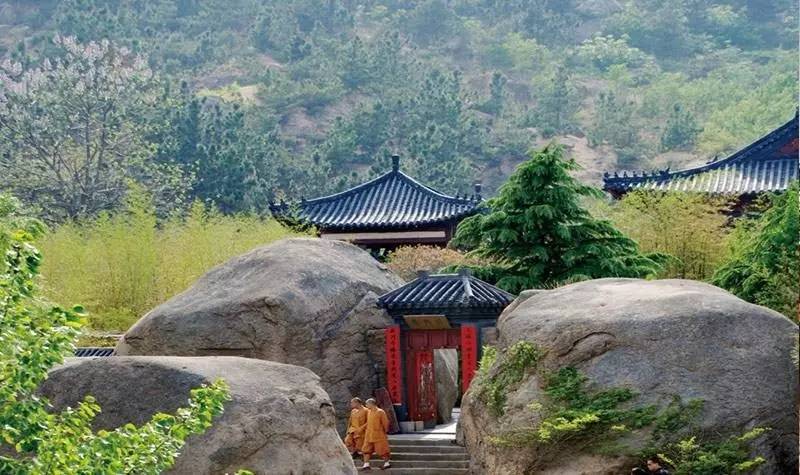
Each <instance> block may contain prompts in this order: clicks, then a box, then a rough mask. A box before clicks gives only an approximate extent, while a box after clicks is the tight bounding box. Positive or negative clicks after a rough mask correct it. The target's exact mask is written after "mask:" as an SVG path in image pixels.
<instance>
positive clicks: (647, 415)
mask: <svg viewBox="0 0 800 475" xmlns="http://www.w3.org/2000/svg"><path fill="white" fill-rule="evenodd" d="M544 379H545V384H544V390H545V394H546V395H547V401H546V403H544V404H539V405H535V407H532V409H536V410H538V411H539V412H540V413H541V420H540V421H539V423H538V425H537V426H536V427H533V428H525V429H521V430H513V431H510V432H508V433H504V434H502V435H500V436H498V437H496V438H495V439H494V442H495V443H496V444H498V445H501V446H510V447H519V446H524V445H528V444H531V443H541V444H560V443H564V442H566V441H568V440H571V439H573V438H577V437H581V438H588V437H601V436H603V435H609V434H612V435H613V434H617V435H620V434H622V433H623V432H626V431H629V430H633V429H639V428H642V427H645V426H647V425H649V424H651V423H653V421H654V420H655V419H656V413H657V408H656V407H655V406H647V407H642V408H634V409H627V408H621V407H620V406H621V405H623V404H624V403H626V402H628V401H630V400H632V399H633V398H634V397H635V396H636V394H635V393H634V392H633V391H631V390H630V389H627V388H613V389H609V390H605V391H598V392H589V391H587V390H586V389H585V387H584V386H585V384H586V377H585V376H584V375H582V374H581V373H579V372H578V371H577V370H576V369H575V368H571V367H566V368H561V369H560V370H558V371H557V372H555V373H553V374H549V375H545V377H544Z"/></svg>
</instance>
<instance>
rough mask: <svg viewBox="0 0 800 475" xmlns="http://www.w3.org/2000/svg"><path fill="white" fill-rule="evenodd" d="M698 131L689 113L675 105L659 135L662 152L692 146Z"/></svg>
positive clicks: (692, 116) (695, 122)
mask: <svg viewBox="0 0 800 475" xmlns="http://www.w3.org/2000/svg"><path fill="white" fill-rule="evenodd" d="M698 133H700V129H699V128H698V126H697V121H696V120H695V118H694V115H692V113H691V112H689V111H688V110H685V109H684V108H683V107H681V105H680V104H675V106H674V107H673V108H672V112H671V113H670V115H669V117H668V118H667V126H666V128H665V129H664V133H663V134H662V135H661V147H662V148H663V149H664V150H675V149H678V148H686V147H691V146H692V145H694V141H695V140H696V139H697V134H698Z"/></svg>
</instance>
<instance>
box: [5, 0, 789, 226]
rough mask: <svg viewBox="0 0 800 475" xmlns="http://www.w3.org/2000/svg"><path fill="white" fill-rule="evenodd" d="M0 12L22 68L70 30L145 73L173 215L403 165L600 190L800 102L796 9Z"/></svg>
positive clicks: (671, 1) (495, 180) (443, 178)
mask: <svg viewBox="0 0 800 475" xmlns="http://www.w3.org/2000/svg"><path fill="white" fill-rule="evenodd" d="M0 5H2V7H0V23H3V24H4V25H3V27H2V28H3V32H4V33H3V35H2V38H3V45H2V48H3V54H4V55H5V56H7V57H8V58H10V59H12V60H14V61H17V62H18V63H20V67H21V68H23V69H24V68H31V67H35V66H36V65H37V64H39V63H41V61H42V59H43V58H45V57H48V58H56V57H63V56H64V54H65V53H64V51H63V48H60V47H58V45H57V44H54V43H53V42H52V38H53V36H54V35H55V34H60V35H64V36H74V37H75V39H76V41H77V43H78V44H79V45H80V44H87V43H88V42H91V41H98V40H101V39H104V38H108V39H110V40H111V41H112V42H113V44H114V45H117V46H123V47H126V48H129V49H130V50H131V51H132V52H133V53H134V54H135V55H140V56H141V57H142V58H143V59H145V60H146V67H147V68H148V74H149V72H150V71H152V72H153V76H152V77H150V76H148V77H147V81H146V82H148V84H150V83H152V84H150V85H151V86H152V87H151V88H150V89H147V88H138V89H137V91H146V92H137V93H139V94H147V95H148V96H147V97H145V98H143V101H142V102H143V103H144V104H146V106H147V107H142V108H140V110H139V111H138V112H137V114H138V116H137V119H136V120H137V121H138V122H140V123H139V124H137V125H136V127H137V129H138V130H146V131H147V132H148V133H147V134H143V136H142V137H139V138H140V139H141V140H140V143H139V144H138V146H137V147H138V148H137V151H138V152H141V154H142V156H146V158H148V159H151V160H153V161H154V162H156V163H159V164H160V165H162V169H161V171H162V172H163V167H166V166H175V167H176V168H177V173H176V174H174V175H169V177H170V178H168V179H167V178H165V179H163V180H162V181H161V182H160V183H162V184H163V183H164V182H165V181H166V182H170V183H181V184H183V187H182V188H181V193H179V194H180V196H168V197H165V198H163V200H162V201H163V202H164V203H163V206H164V207H166V208H169V207H170V206H174V205H175V203H178V204H179V203H187V202H189V201H190V200H191V199H193V198H197V199H201V200H205V201H213V202H215V203H216V204H217V205H218V206H219V207H220V208H221V209H222V210H223V211H239V210H256V211H261V210H263V209H265V206H266V201H267V200H269V199H275V198H280V197H283V196H289V197H297V196H300V195H302V196H307V197H308V196H313V195H319V194H321V193H327V192H331V191H336V190H340V189H342V188H344V187H345V186H347V185H348V184H351V183H352V182H354V181H355V180H361V179H363V177H365V176H370V175H373V174H375V173H377V172H380V171H383V170H385V169H387V168H388V155H390V154H391V153H392V152H399V153H400V154H402V155H403V156H404V157H405V158H404V162H403V167H404V169H406V170H408V171H410V172H411V173H412V174H413V175H415V176H417V177H418V178H420V179H421V180H423V181H424V182H426V183H429V184H430V185H432V186H435V187H440V188H442V189H443V190H444V191H447V192H451V193H456V192H458V191H461V192H464V191H468V190H469V189H470V188H471V183H472V182H474V181H476V180H481V181H483V182H484V184H485V185H486V186H487V188H488V190H489V191H490V192H491V191H493V190H494V189H496V187H497V186H499V184H500V183H502V181H503V180H504V179H505V178H506V177H507V176H508V175H509V174H510V172H511V171H512V170H513V166H514V165H516V164H517V163H519V162H521V161H522V160H523V159H524V157H525V153H526V151H527V150H528V149H529V148H530V147H531V146H534V145H539V146H540V145H543V144H544V143H547V142H548V141H550V140H557V141H560V142H563V143H565V144H567V145H568V147H569V151H571V153H573V154H574V155H575V158H576V159H577V160H578V162H579V163H581V164H582V165H583V167H584V171H583V172H582V173H581V177H582V178H583V179H585V180H588V181H593V182H597V181H598V180H599V178H600V175H601V172H602V171H603V170H607V169H615V168H618V167H622V168H628V169H630V168H633V169H651V168H655V167H665V166H672V167H673V168H674V167H678V166H682V165H685V164H688V163H692V162H696V161H698V160H701V159H702V160H706V159H710V158H712V157H713V156H715V155H724V154H726V153H729V152H731V151H733V150H735V149H736V148H737V147H739V146H742V145H744V144H746V143H747V142H748V141H750V140H753V139H755V138H757V137H758V136H760V135H761V134H763V133H765V132H767V131H768V130H770V128H771V127H774V126H776V125H778V124H780V123H782V122H783V121H785V120H786V119H787V118H788V117H789V116H790V115H791V114H792V113H793V111H794V108H795V105H796V97H797V80H796V73H797V68H798V56H797V42H796V37H797V21H798V14H797V5H796V3H795V2H790V1H784V0H779V1H744V0H714V1H712V0H663V1H661V0H658V1H655V0H631V1H627V2H617V1H612V0H565V1H561V0H559V1H553V0H515V1H509V2H496V1H492V0H450V1H445V0H426V1H399V0H386V1H355V0H299V1H293V2H283V1H275V0H272V1H253V0H226V1H219V0H209V1H202V2H201V1H198V0H180V1H177V2H173V1H165V0H154V1H147V2H142V1H136V0H121V1H105V0H64V1H17V2H6V3H3V4H0ZM143 67H144V66H143ZM139 72H142V71H141V70H140V71H139ZM120 120H123V121H124V120H129V119H128V118H126V117H124V116H123V117H121V118H120ZM6 143H8V141H6ZM7 153H11V154H15V153H19V152H17V151H15V150H11V151H10V152H7ZM131 173H133V174H134V175H135V174H136V173H134V172H131ZM143 175H146V176H147V177H148V179H150V181H153V182H155V181H156V180H153V179H152V178H153V176H155V174H153V173H144V174H143ZM162 178H163V177H162ZM139 181H142V180H141V179H140V180H139ZM159 186H162V188H163V185H157V184H154V183H153V184H151V189H152V190H155V191H156V192H157V191H158V190H159V189H160V188H159ZM11 188H12V189H13V188H14V187H13V186H11ZM173 189H174V188H173ZM15 193H16V194H17V195H18V196H20V197H21V198H23V199H26V201H34V202H33V203H29V204H34V205H35V204H39V203H36V202H35V201H36V200H37V198H36V196H41V193H39V194H37V195H35V196H34V194H32V193H29V192H27V193H26V192H24V191H20V190H15ZM173 194H175V193H173ZM177 198H181V199H177ZM183 198H188V199H186V200H183ZM111 201H112V202H113V203H101V205H100V206H97V207H86V208H85V209H87V210H88V212H90V213H93V212H96V210H97V209H96V208H98V209H103V208H108V207H111V206H113V205H114V203H116V202H118V199H117V198H114V199H113V200H111ZM82 209H83V208H82ZM81 212H82V211H77V212H76V211H74V210H70V211H69V212H66V213H65V214H66V215H67V216H69V217H74V216H73V215H75V214H80V213H81ZM56 218H59V219H60V218H63V216H57V217H56Z"/></svg>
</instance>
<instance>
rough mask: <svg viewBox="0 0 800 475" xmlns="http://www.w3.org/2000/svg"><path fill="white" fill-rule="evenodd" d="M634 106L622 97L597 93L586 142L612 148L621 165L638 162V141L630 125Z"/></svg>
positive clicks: (639, 144) (614, 93)
mask: <svg viewBox="0 0 800 475" xmlns="http://www.w3.org/2000/svg"><path fill="white" fill-rule="evenodd" d="M635 110H636V104H635V103H634V102H633V101H632V100H630V99H629V98H628V97H627V96H626V94H625V93H620V92H619V91H613V90H611V91H608V92H605V93H601V94H600V96H599V98H598V101H597V109H596V112H595V115H594V120H593V124H592V128H591V129H590V130H589V140H590V143H593V144H602V143H608V144H611V145H613V146H614V147H615V148H616V150H617V154H618V155H619V157H620V161H622V162H623V163H626V162H630V161H634V160H638V159H639V158H641V157H640V156H639V155H640V154H641V151H642V148H641V140H640V137H639V131H638V130H637V128H636V126H635V124H634V114H635Z"/></svg>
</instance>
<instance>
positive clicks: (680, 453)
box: [660, 427, 769, 475]
mask: <svg viewBox="0 0 800 475" xmlns="http://www.w3.org/2000/svg"><path fill="white" fill-rule="evenodd" d="M767 431H769V429H768V428H763V427H757V428H755V429H752V430H750V431H748V432H746V433H744V434H742V435H740V436H734V437H730V438H728V439H725V440H723V441H721V442H707V443H700V442H698V438H697V437H695V436H692V437H688V438H685V439H682V440H680V441H679V442H676V443H674V444H669V445H668V446H666V447H664V448H663V449H662V450H663V452H660V454H661V456H662V458H663V459H664V460H665V461H666V462H667V463H669V464H670V465H671V466H673V467H674V472H673V473H675V475H716V474H719V473H749V472H753V471H754V470H756V469H757V468H758V467H759V465H761V464H763V463H764V462H766V460H765V459H764V458H763V457H761V456H756V457H751V456H750V452H751V450H750V444H749V443H750V442H751V441H753V440H754V439H757V438H758V437H760V436H761V435H763V434H764V433H765V432H767Z"/></svg>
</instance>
